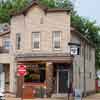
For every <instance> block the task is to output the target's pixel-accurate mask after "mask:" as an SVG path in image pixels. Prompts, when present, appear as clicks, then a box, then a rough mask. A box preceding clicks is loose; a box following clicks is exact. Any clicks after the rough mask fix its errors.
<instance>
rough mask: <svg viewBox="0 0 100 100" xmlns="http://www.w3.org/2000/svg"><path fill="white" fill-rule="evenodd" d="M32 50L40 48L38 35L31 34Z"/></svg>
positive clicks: (36, 33)
mask: <svg viewBox="0 0 100 100" xmlns="http://www.w3.org/2000/svg"><path fill="white" fill-rule="evenodd" d="M32 48H33V49H39V48H40V33H39V32H32Z"/></svg>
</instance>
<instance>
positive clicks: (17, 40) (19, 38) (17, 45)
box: [16, 33, 21, 49]
mask: <svg viewBox="0 0 100 100" xmlns="http://www.w3.org/2000/svg"><path fill="white" fill-rule="evenodd" d="M20 47H21V34H20V33H17V34H16V48H17V49H20Z"/></svg>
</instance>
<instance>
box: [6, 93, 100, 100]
mask: <svg viewBox="0 0 100 100" xmlns="http://www.w3.org/2000/svg"><path fill="white" fill-rule="evenodd" d="M6 100H21V99H20V98H9V97H8V98H6ZM24 100H67V97H65V98H50V99H48V98H44V99H42V98H40V99H24ZM82 100H100V93H97V94H94V95H91V96H88V97H86V98H83V99H82Z"/></svg>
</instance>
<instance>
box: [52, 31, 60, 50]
mask: <svg viewBox="0 0 100 100" xmlns="http://www.w3.org/2000/svg"><path fill="white" fill-rule="evenodd" d="M60 33H61V32H59V31H55V32H53V33H52V36H53V48H54V49H59V48H60V38H61V37H60Z"/></svg>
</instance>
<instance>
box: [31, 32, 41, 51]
mask: <svg viewBox="0 0 100 100" xmlns="http://www.w3.org/2000/svg"><path fill="white" fill-rule="evenodd" d="M34 33H39V37H38V39H37V40H38V41H37V40H34V39H33V34H34ZM34 41H36V42H39V48H34ZM31 43H32V44H31V47H32V50H40V47H41V44H40V43H41V33H40V32H39V31H36V32H32V42H31Z"/></svg>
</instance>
